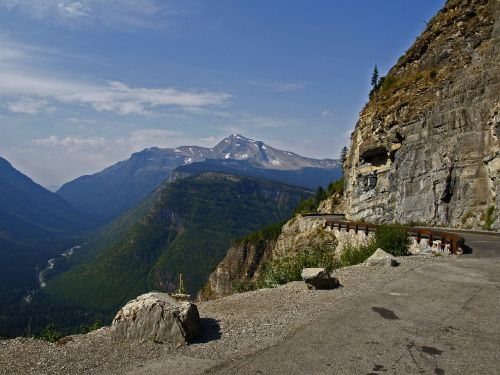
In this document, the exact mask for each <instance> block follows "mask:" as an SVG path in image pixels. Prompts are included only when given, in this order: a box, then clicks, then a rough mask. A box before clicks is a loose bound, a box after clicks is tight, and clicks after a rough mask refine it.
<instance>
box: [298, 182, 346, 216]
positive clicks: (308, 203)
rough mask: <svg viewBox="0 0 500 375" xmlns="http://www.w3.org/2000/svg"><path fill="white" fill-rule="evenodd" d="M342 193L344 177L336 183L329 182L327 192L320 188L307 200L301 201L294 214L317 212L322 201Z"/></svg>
mask: <svg viewBox="0 0 500 375" xmlns="http://www.w3.org/2000/svg"><path fill="white" fill-rule="evenodd" d="M343 193H344V177H341V178H340V179H338V180H336V181H332V182H330V184H329V185H328V188H327V190H325V189H323V188H322V187H321V186H320V187H318V189H317V190H316V194H315V195H314V196H313V197H311V198H308V199H301V201H300V203H299V205H298V206H297V208H296V209H295V214H301V215H304V214H309V213H313V212H317V210H318V207H319V205H320V203H321V202H322V201H324V200H325V199H327V198H328V197H329V196H332V195H333V194H339V195H342V194H343Z"/></svg>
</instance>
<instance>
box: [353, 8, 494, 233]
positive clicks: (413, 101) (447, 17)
mask: <svg viewBox="0 0 500 375" xmlns="http://www.w3.org/2000/svg"><path fill="white" fill-rule="evenodd" d="M499 52H500V2H499V1H497V0H467V1H462V0H449V1H448V2H447V4H446V5H445V7H444V8H443V9H442V10H441V11H440V12H439V13H438V14H437V15H436V16H435V17H434V18H433V19H432V20H431V21H430V22H429V23H428V27H427V29H426V30H425V31H424V33H423V34H422V35H421V36H420V37H419V38H418V39H417V40H416V42H415V43H414V45H413V46H412V47H411V48H410V49H409V50H408V51H407V52H406V53H405V55H404V56H401V58H400V59H399V61H398V63H397V64H396V65H395V66H394V67H393V68H392V69H391V70H390V71H389V73H388V75H387V77H386V78H385V79H384V81H383V82H382V84H381V85H380V88H379V89H378V90H377V91H376V92H375V93H374V95H373V96H372V98H371V100H370V101H369V103H368V104H367V105H366V106H365V108H364V109H363V110H362V112H361V114H360V118H359V121H358V123H357V124H356V128H355V130H354V132H353V134H352V136H351V145H350V149H349V152H348V155H347V160H346V163H345V166H344V167H345V178H346V185H345V196H346V199H345V205H346V207H345V212H346V214H347V218H348V219H352V220H360V219H365V220H367V221H372V222H391V221H398V222H403V223H410V222H418V223H425V224H431V225H443V226H454V227H471V228H480V227H491V228H493V229H496V230H498V229H500V221H499V219H498V215H496V214H497V213H498V211H499V209H500V194H499V193H500V191H499V190H500V182H499V181H500V176H499V175H500V152H499V151H500V148H499V139H498V136H499V132H500V130H499V129H500V53H499ZM491 207H494V208H495V209H494V210H493V209H492V208H491ZM492 210H493V212H492Z"/></svg>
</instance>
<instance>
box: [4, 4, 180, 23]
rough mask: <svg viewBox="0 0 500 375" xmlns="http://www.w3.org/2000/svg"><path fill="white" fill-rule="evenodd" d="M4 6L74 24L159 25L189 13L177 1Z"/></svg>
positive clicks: (39, 16) (10, 9)
mask: <svg viewBox="0 0 500 375" xmlns="http://www.w3.org/2000/svg"><path fill="white" fill-rule="evenodd" d="M0 7H3V8H5V9H7V10H8V11H11V12H17V13H19V14H22V15H25V16H27V17H30V18H34V19H46V20H49V21H52V22H57V23H60V24H64V25H67V26H71V27H75V26H82V25H95V24H99V25H104V26H111V27H126V28H131V27H132V28H155V27H158V26H161V25H162V24H165V21H166V19H167V18H172V17H174V16H179V15H184V14H185V10H184V8H182V7H180V6H179V3H178V1H177V0H79V1H75V0H0ZM161 21H163V22H161Z"/></svg>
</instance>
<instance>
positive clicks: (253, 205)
mask: <svg viewBox="0 0 500 375" xmlns="http://www.w3.org/2000/svg"><path fill="white" fill-rule="evenodd" d="M309 195H310V193H309V192H308V191H306V190H303V189H300V188H295V187H291V186H288V185H283V184H280V183H277V182H271V181H267V180H262V179H257V178H250V177H241V176H232V175H227V174H219V173H203V174H201V175H199V176H196V177H190V178H187V179H179V180H176V181H174V182H172V183H170V184H167V185H164V186H163V187H162V188H160V189H159V190H157V191H156V192H155V193H154V194H153V195H152V196H150V198H149V203H148V204H149V207H151V208H150V209H149V211H148V212H147V214H146V215H144V216H142V218H141V219H140V220H137V221H136V223H135V224H131V222H132V221H131V220H130V216H127V215H125V216H124V217H121V218H119V219H118V221H120V220H121V224H120V222H118V223H117V222H116V221H115V222H114V223H112V224H111V225H109V226H108V227H107V229H106V230H104V231H101V233H100V235H99V236H97V237H96V238H94V239H93V240H92V245H91V246H90V249H87V250H86V251H87V252H88V251H90V252H91V253H93V254H94V255H93V256H92V257H91V258H90V259H87V260H85V261H83V262H82V263H81V264H79V265H77V266H75V267H73V268H71V269H70V270H69V271H67V272H64V273H62V274H60V275H58V276H56V277H54V278H53V279H52V280H50V281H49V284H48V287H47V289H46V292H47V293H49V294H50V295H51V296H52V297H53V298H56V299H57V300H64V301H66V302H69V303H72V304H75V305H79V306H82V307H85V308H93V309H104V310H108V311H110V312H114V311H115V310H116V309H117V308H119V307H120V306H121V305H123V304H124V303H125V302H127V301H128V300H130V299H132V298H134V297H136V296H137V295H139V294H141V293H143V292H146V291H148V290H152V289H156V290H164V291H173V290H175V289H176V288H177V280H178V276H179V273H183V274H184V278H185V283H186V287H187V289H188V291H189V292H190V293H192V294H195V293H196V292H197V291H198V290H199V289H200V288H201V287H202V286H203V284H204V283H205V281H206V279H207V278H208V275H209V274H210V272H211V271H212V270H213V269H214V268H215V266H216V265H217V264H218V262H220V260H221V259H222V258H223V257H224V255H225V252H226V250H227V248H228V247H229V246H230V244H231V243H232V242H233V241H234V240H236V239H237V238H240V237H242V236H244V235H246V234H248V233H251V232H253V231H255V230H257V229H259V228H261V227H263V226H266V225H268V224H271V223H273V222H276V221H281V220H283V219H286V218H287V217H289V216H290V215H291V214H292V213H293V210H294V209H295V207H296V206H297V204H298V202H299V201H300V199H301V198H303V197H307V196H309ZM141 207H142V208H141ZM141 209H144V205H141V206H139V207H138V208H137V209H136V210H141ZM129 215H131V216H132V217H134V216H135V217H136V216H137V214H134V211H132V213H130V214H129ZM124 228H125V229H124ZM116 233H120V234H119V235H116ZM103 243H104V244H105V245H104V246H103V245H102V244H103Z"/></svg>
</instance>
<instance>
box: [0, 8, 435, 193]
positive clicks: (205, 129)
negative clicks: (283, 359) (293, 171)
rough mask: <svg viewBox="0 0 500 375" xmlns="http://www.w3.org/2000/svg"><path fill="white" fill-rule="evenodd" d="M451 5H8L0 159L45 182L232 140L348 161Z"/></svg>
mask: <svg viewBox="0 0 500 375" xmlns="http://www.w3.org/2000/svg"><path fill="white" fill-rule="evenodd" d="M443 4H444V0H439V1H438V0H435V1H432V0H418V1H417V0H415V1H401V0H383V1H373V0H358V1H338V0H315V1H310V0H309V1H307V0H210V1H208V0H205V1H201V0H179V1H177V0H113V1H107V0H80V1H74V0H0V156H3V157H6V158H7V159H8V160H9V161H11V162H12V163H13V164H14V166H15V167H17V168H18V169H20V170H21V171H23V172H24V173H26V174H28V175H29V176H31V177H32V178H34V179H35V180H36V181H38V182H40V183H41V184H44V185H53V184H56V185H59V184H62V183H64V182H66V181H68V180H70V179H73V178H76V177H78V176H80V175H82V174H89V173H94V172H96V171H99V170H101V169H103V168H105V167H106V166H109V165H110V164H112V163H114V162H116V161H118V160H122V159H125V158H127V157H128V156H129V155H130V153H132V152H134V151H138V150H141V149H143V148H146V147H151V146H159V147H174V146H180V145H184V144H197V145H202V146H212V145H214V144H215V143H216V142H217V141H218V140H219V139H221V138H223V137H225V136H227V135H229V134H230V133H233V132H239V133H242V134H244V135H246V136H248V137H252V138H255V139H259V140H263V141H265V142H267V143H269V144H271V145H273V146H275V147H279V148H283V149H287V150H291V151H294V152H297V153H299V154H302V155H304V156H310V157H317V158H326V157H328V158H336V157H338V155H339V152H340V149H341V148H342V146H343V145H347V144H348V143H349V135H350V132H351V131H352V129H353V128H354V125H355V123H356V120H357V116H358V113H359V111H360V110H361V109H362V107H363V105H364V104H365V103H366V101H367V94H368V91H369V89H370V84H369V83H370V75H371V72H372V70H373V66H374V65H375V64H377V65H378V66H379V70H380V71H381V73H382V74H383V73H385V72H386V71H387V70H388V69H389V68H390V67H391V66H392V65H393V64H394V62H395V61H396V60H397V59H398V57H399V56H400V55H401V54H403V53H404V51H405V49H407V48H408V47H409V46H410V45H411V44H412V43H413V41H414V40H415V38H416V37H417V36H418V35H419V34H420V33H421V32H422V31H423V29H424V27H425V24H424V22H425V21H428V20H429V19H430V18H431V17H432V16H433V15H434V14H435V13H436V12H437V11H438V10H439V9H440V8H441V7H442V6H443Z"/></svg>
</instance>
